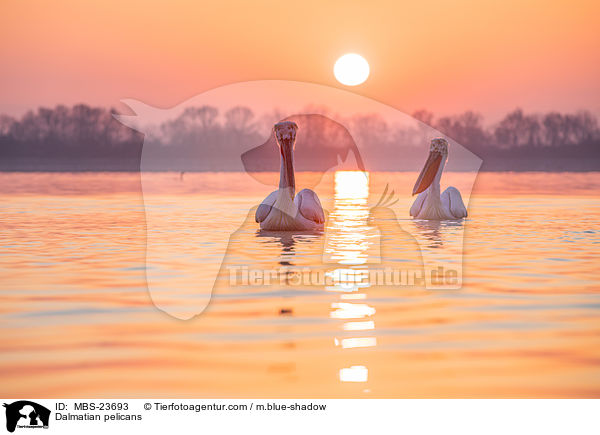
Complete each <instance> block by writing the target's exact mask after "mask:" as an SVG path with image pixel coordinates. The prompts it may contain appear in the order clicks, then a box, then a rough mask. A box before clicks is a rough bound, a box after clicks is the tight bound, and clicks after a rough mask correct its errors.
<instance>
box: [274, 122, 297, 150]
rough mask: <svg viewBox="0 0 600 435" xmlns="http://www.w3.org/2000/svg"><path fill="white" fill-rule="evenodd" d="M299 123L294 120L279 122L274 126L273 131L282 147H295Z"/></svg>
mask: <svg viewBox="0 0 600 435" xmlns="http://www.w3.org/2000/svg"><path fill="white" fill-rule="evenodd" d="M297 130H298V125H297V124H296V123H295V122H292V121H282V122H278V123H277V124H275V125H274V126H273V132H274V133H275V139H277V144H278V145H279V147H280V148H284V147H286V148H291V149H293V148H294V144H295V143H296V131H297Z"/></svg>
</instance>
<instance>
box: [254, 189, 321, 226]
mask: <svg viewBox="0 0 600 435" xmlns="http://www.w3.org/2000/svg"><path fill="white" fill-rule="evenodd" d="M292 195H293V192H292V191H290V189H289V188H284V189H279V190H276V191H274V192H272V193H271V194H270V195H269V196H267V197H266V198H265V200H264V201H263V202H262V204H261V205H260V206H259V210H257V212H256V215H257V219H258V218H260V217H262V216H261V213H259V211H262V210H260V208H261V207H266V206H270V207H269V208H268V209H266V208H265V209H264V210H265V211H266V216H265V217H264V220H262V221H260V228H261V229H263V230H271V231H313V230H322V229H323V223H322V222H321V223H319V222H317V221H315V220H314V218H315V217H316V216H319V215H322V214H323V208H322V207H321V202H320V201H319V198H318V197H317V194H316V193H315V192H313V191H312V190H310V189H303V190H301V191H300V192H298V195H296V197H295V198H294V199H292ZM271 204H272V205H271ZM267 210H268V211H267ZM263 213H264V212H263ZM307 217H308V218H307ZM311 217H312V219H311Z"/></svg>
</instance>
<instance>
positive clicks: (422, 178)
mask: <svg viewBox="0 0 600 435" xmlns="http://www.w3.org/2000/svg"><path fill="white" fill-rule="evenodd" d="M447 157H448V141H447V140H446V139H444V138H443V137H436V138H435V139H432V140H431V145H430V146H429V156H428V157H427V161H426V162H425V165H424V166H423V169H422V170H421V173H420V174H419V178H417V182H416V183H415V187H413V192H412V194H413V195H416V194H417V193H421V192H423V191H424V190H425V189H427V188H428V187H429V186H430V185H431V183H433V180H434V179H435V176H436V175H437V173H438V169H439V168H440V164H441V163H442V162H443V161H445V160H446V158H447Z"/></svg>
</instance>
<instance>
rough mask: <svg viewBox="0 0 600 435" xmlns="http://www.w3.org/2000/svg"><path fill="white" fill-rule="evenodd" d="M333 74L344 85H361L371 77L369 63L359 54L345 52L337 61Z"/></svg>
mask: <svg viewBox="0 0 600 435" xmlns="http://www.w3.org/2000/svg"><path fill="white" fill-rule="evenodd" d="M333 74H334V75H335V78H336V79H337V81H338V82H340V83H341V84H343V85H346V86H356V85H360V84H361V83H364V81H365V80H367V78H368V77H369V63H368V62H367V61H366V60H365V58H364V57H362V56H361V55H359V54H355V53H349V54H345V55H343V56H342V57H340V58H339V59H338V60H337V61H336V62H335V65H334V66H333Z"/></svg>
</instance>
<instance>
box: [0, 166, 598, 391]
mask: <svg viewBox="0 0 600 435" xmlns="http://www.w3.org/2000/svg"><path fill="white" fill-rule="evenodd" d="M189 175H190V176H189V177H188V175H187V174H186V180H185V182H184V184H183V185H181V184H177V183H180V181H179V180H178V177H177V174H159V176H158V177H157V178H158V179H159V181H160V179H162V182H163V184H161V186H163V187H162V189H164V191H163V192H162V193H161V195H162V196H160V198H157V204H158V205H159V206H161V207H163V210H165V216H166V217H168V218H169V224H170V225H169V227H168V231H165V233H164V234H163V235H162V237H163V238H164V239H165V241H167V242H169V243H174V242H176V243H177V244H178V246H179V248H180V251H179V252H173V253H172V255H171V257H170V261H171V262H173V263H180V264H197V265H198V267H202V258H203V257H202V256H198V255H196V252H197V251H196V250H197V248H198V247H196V246H191V245H190V243H189V240H190V239H189V238H188V237H187V235H188V234H189V232H190V231H193V226H190V220H189V216H190V215H192V216H194V214H196V215H197V216H200V217H201V218H202V219H206V220H207V221H210V220H211V217H216V216H218V217H219V218H220V219H232V220H234V221H235V222H239V219H240V218H239V216H240V214H247V213H248V210H234V211H235V213H232V212H231V208H230V207H229V206H230V205H231V204H232V203H233V204H237V202H236V201H237V198H238V195H242V194H244V195H245V196H246V197H250V198H253V199H255V200H256V203H259V202H260V201H261V200H262V199H263V198H264V192H263V191H245V192H244V190H243V189H244V186H243V183H242V182H241V181H240V182H238V181H239V180H238V179H237V178H236V176H235V174H222V175H219V176H218V177H217V178H215V177H213V176H208V175H207V174H189ZM416 175H417V174H394V175H393V176H395V177H405V179H406V180H405V181H406V183H408V184H409V185H411V184H412V183H411V181H412V182H413V183H414V177H416ZM388 176H389V174H380V173H371V174H370V176H369V178H370V179H369V182H370V194H371V196H373V195H374V192H381V191H382V190H383V186H385V183H386V180H387V179H388ZM448 176H449V178H451V180H449V181H448V183H451V184H453V185H455V186H457V187H459V188H460V174H448ZM219 177H221V178H219ZM240 179H241V178H240ZM403 179H404V178H403ZM561 179H562V180H564V183H562V184H561V183H560V180H561ZM0 180H1V183H0V185H1V186H2V190H3V202H2V210H1V212H2V225H0V245H1V249H0V273H1V277H2V279H1V280H0V307H1V309H0V328H1V329H0V330H1V332H2V335H1V336H0V354H1V356H2V358H1V359H0V373H1V375H2V376H1V379H2V391H3V393H4V395H5V396H7V397H8V396H11V397H22V398H30V399H35V398H42V397H92V398H93V397H148V396H149V397H174V396H176V397H365V395H368V397H404V398H406V397H600V376H599V374H600V371H599V364H598V362H599V361H600V321H599V320H598V319H599V316H598V314H599V312H600V286H599V285H598V279H599V278H600V276H599V272H598V264H599V261H600V250H599V249H598V248H599V247H600V232H599V231H598V228H600V200H599V199H598V194H597V192H598V188H599V187H600V175H599V174H589V173H588V174H510V176H509V175H507V174H483V176H480V177H479V178H478V181H477V184H476V186H475V191H474V193H473V195H472V198H471V203H470V220H469V222H468V223H467V226H466V229H465V259H464V283H463V287H462V288H461V289H460V290H456V291H426V290H423V289H418V288H415V289H400V290H399V289H394V288H386V289H379V288H376V287H375V286H373V287H360V286H357V285H356V283H352V282H337V283H336V286H334V287H336V289H337V291H329V290H331V289H326V288H324V287H323V286H320V287H319V286H313V287H308V286H304V287H303V286H293V285H287V286H275V287H273V286H271V287H268V286H254V287H245V288H240V287H238V288H228V287H227V286H223V287H220V288H219V289H218V291H216V292H215V294H214V297H213V299H212V302H211V304H210V305H209V307H208V309H207V311H206V312H204V313H203V314H202V315H201V316H198V317H196V318H194V319H192V320H190V321H185V322H184V321H178V320H176V319H173V318H171V317H169V316H168V315H166V314H164V313H162V312H160V311H158V310H157V309H156V307H155V306H154V305H153V304H152V301H151V299H150V297H149V294H148V292H147V289H146V287H145V271H144V249H145V246H144V240H145V221H144V210H143V203H142V198H141V193H140V191H139V175H136V174H111V175H110V176H107V175H106V174H0ZM223 180H230V181H231V185H232V188H231V191H230V193H227V194H226V192H225V190H224V191H223V192H222V194H221V195H218V196H215V197H214V198H213V201H212V202H211V204H212V209H200V210H198V209H196V207H197V205H198V204H200V203H202V201H199V200H198V197H199V196H200V195H201V192H200V191H199V189H198V188H197V186H203V185H213V184H214V185H215V186H216V185H221V184H219V183H223ZM328 183H329V184H328ZM157 184H160V183H158V182H157ZM123 186H124V187H123ZM136 186H137V188H136ZM177 186H179V187H177ZM136 189H138V190H136ZM178 189H179V190H178ZM536 189H537V190H536ZM200 190H201V189H200ZM170 191H171V193H169V192H170ZM333 192H335V188H334V180H333V179H331V180H329V181H327V180H325V184H324V185H323V187H322V190H321V191H319V195H320V197H322V199H323V202H324V203H326V202H327V201H328V199H329V200H330V203H331V204H332V206H331V207H330V208H329V211H330V219H331V220H332V222H331V224H332V225H335V226H336V231H338V233H337V236H336V237H338V238H337V239H332V238H327V236H324V237H323V236H310V237H309V236H304V235H302V236H293V237H292V238H291V239H289V238H287V239H286V238H282V237H266V236H265V237H258V236H257V234H256V233H257V228H256V225H255V223H253V221H250V222H248V224H247V227H246V226H245V227H244V228H242V229H241V230H240V234H239V237H237V238H235V240H233V242H232V243H231V244H230V248H231V254H232V258H231V261H235V262H239V263H242V264H254V265H258V267H259V268H261V269H263V268H265V269H266V268H273V267H281V266H282V265H281V263H282V262H283V263H286V262H287V263H289V264H290V266H289V267H291V268H300V269H301V268H303V267H322V266H323V245H324V244H325V242H327V245H326V249H330V252H329V254H335V255H336V261H335V262H334V263H327V264H326V268H327V271H329V272H331V273H334V274H337V275H336V276H338V277H339V278H344V277H345V278H344V280H345V281H351V280H350V279H348V277H349V276H352V275H348V274H345V275H344V274H342V273H341V271H344V270H348V269H349V270H354V271H360V270H362V269H361V268H363V267H366V266H367V265H369V261H371V259H372V256H371V251H370V250H371V248H372V247H373V245H376V241H377V234H376V233H369V231H370V230H369V229H368V228H366V227H367V226H366V224H365V223H364V222H363V221H362V219H364V217H365V209H364V207H365V206H366V205H363V204H361V203H360V201H358V202H357V203H356V207H358V211H360V213H359V212H358V211H357V212H356V214H353V212H352V208H351V207H346V205H348V203H344V202H343V201H345V200H344V199H343V198H340V206H341V207H340V209H339V210H336V208H335V207H334V206H333V204H335V202H336V201H337V199H336V198H334V195H333V194H332V193H333ZM327 195H329V196H330V197H331V198H327ZM398 196H399V199H400V202H401V203H402V204H399V210H405V209H407V207H406V206H407V205H408V204H410V197H407V198H405V197H404V196H403V195H398ZM348 201H355V199H348ZM374 202H377V198H369V201H368V203H374ZM342 206H343V207H342ZM337 211H340V212H342V211H343V213H346V215H345V217H343V216H342V214H341V213H340V214H338V215H335V213H336V212H337ZM228 213H230V214H228ZM336 216H337V217H336ZM200 217H197V218H196V219H198V220H199V219H200ZM354 218H356V221H354V222H353V223H352V224H351V225H350V226H344V219H346V220H347V219H350V220H351V219H354ZM398 218H399V219H400V220H401V222H407V223H408V224H409V225H410V224H412V221H410V220H408V217H407V216H406V215H399V216H398ZM334 220H335V222H334ZM349 228H353V230H352V231H354V230H357V231H356V235H357V237H358V240H352V237H351V231H350V230H349ZM390 228H391V227H390ZM346 230H348V232H346V233H344V231H346ZM454 230H455V229H454V228H452V227H448V226H445V225H440V226H439V228H433V229H432V228H425V229H424V230H423V231H422V232H421V233H419V234H421V235H422V236H420V237H422V240H419V242H425V243H427V242H429V244H431V245H435V246H436V247H435V248H434V247H431V248H430V249H437V250H441V251H443V250H446V249H454V245H453V231H454ZM218 235H219V234H218V228H216V227H215V235H214V237H217V236H218ZM332 235H333V234H332ZM372 236H373V237H372ZM427 236H430V237H431V239H427ZM325 238H327V240H326V241H325V240H324V239H325ZM333 240H337V241H339V244H338V245H334V244H331V243H330V242H331V241H333ZM438 241H441V242H442V243H439V242H438ZM211 242H212V241H211V240H206V241H205V243H206V244H207V246H210V243H211ZM340 249H341V251H339V250H340ZM336 251H338V252H336ZM202 254H203V255H209V254H210V249H206V250H204V251H202ZM390 255H391V258H392V260H398V261H399V260H403V258H402V251H401V249H398V247H395V249H393V250H390ZM326 257H327V256H326ZM353 259H355V260H356V262H353V261H352V260H353ZM326 260H329V258H326ZM337 260H343V261H346V260H348V261H349V263H345V264H340V263H338V262H337ZM157 267H160V266H157ZM336 271H337V272H336ZM353 273H358V272H353ZM165 280H166V281H167V282H168V276H166V275H165ZM340 281H341V280H340ZM193 284H195V283H186V285H190V286H191V285H193ZM183 290H185V291H183V292H182V294H183V295H173V296H172V300H171V302H170V303H172V304H177V305H180V306H181V308H182V309H185V308H186V307H187V306H188V305H189V304H192V303H193V298H194V294H193V292H187V293H186V291H188V290H189V289H188V288H184V289H183ZM336 339H337V343H338V345H337V346H336V345H335V341H336ZM354 339H359V340H358V341H356V340H354ZM373 339H375V340H374V341H373ZM343 340H349V341H343ZM353 340H354V341H353ZM369 340H371V341H369ZM361 345H366V347H364V346H361ZM365 390H370V392H368V393H366V392H365Z"/></svg>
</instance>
